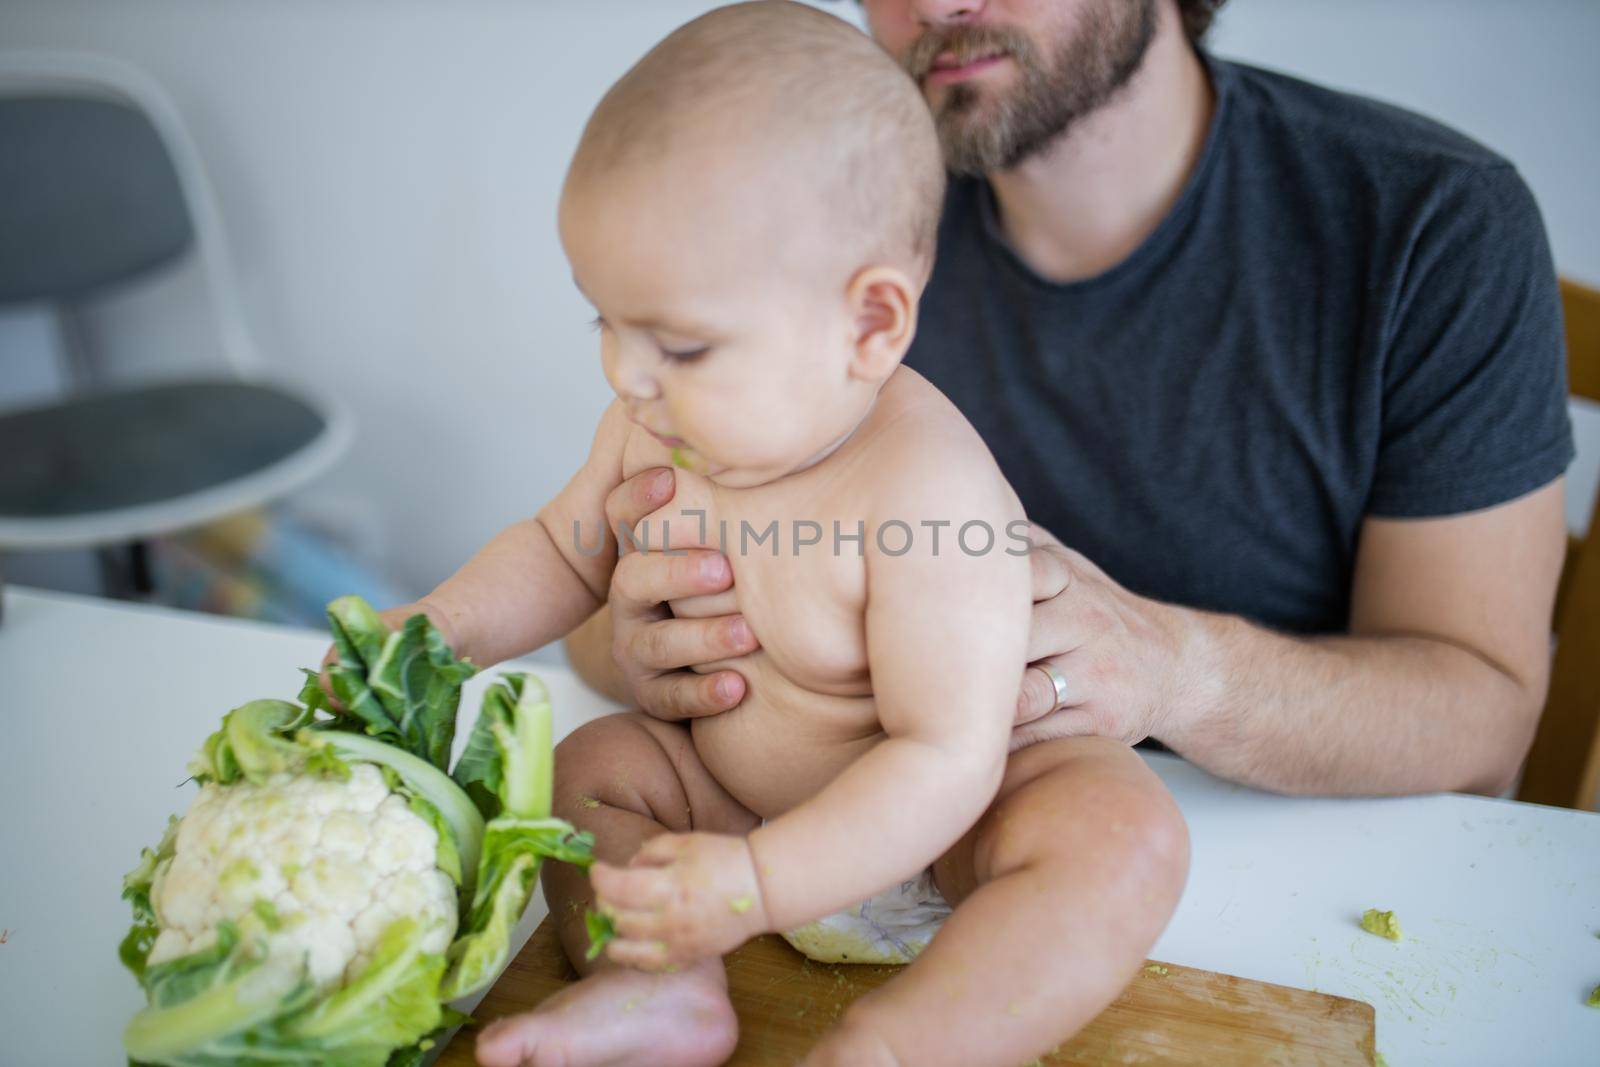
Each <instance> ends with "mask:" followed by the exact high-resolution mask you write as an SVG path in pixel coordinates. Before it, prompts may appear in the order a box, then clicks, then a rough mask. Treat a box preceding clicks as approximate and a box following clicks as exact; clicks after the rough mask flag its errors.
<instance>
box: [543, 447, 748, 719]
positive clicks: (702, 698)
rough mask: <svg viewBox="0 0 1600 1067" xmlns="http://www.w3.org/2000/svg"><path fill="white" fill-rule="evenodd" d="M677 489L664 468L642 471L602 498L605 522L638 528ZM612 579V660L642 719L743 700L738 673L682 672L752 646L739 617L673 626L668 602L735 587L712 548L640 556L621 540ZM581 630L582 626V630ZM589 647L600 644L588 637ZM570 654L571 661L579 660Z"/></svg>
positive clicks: (722, 707) (705, 711)
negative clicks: (640, 710) (618, 557)
mask: <svg viewBox="0 0 1600 1067" xmlns="http://www.w3.org/2000/svg"><path fill="white" fill-rule="evenodd" d="M675 489H676V482H675V479H674V476H673V472H672V471H671V470H670V469H669V468H666V467H658V468H655V469H652V470H647V471H643V472H641V473H639V474H636V475H634V476H633V477H632V478H630V479H628V480H627V481H625V482H623V483H622V484H621V485H619V486H617V487H616V488H615V489H614V490H612V491H611V495H610V496H608V497H607V498H606V522H607V524H608V526H609V528H610V529H611V530H612V532H613V533H615V531H616V530H617V528H618V524H619V523H621V524H625V525H627V526H628V527H630V528H637V527H638V526H639V525H640V524H641V523H642V522H643V521H644V520H646V519H647V518H648V517H649V516H650V515H651V514H653V513H654V512H656V511H658V510H660V509H661V508H662V507H664V506H666V505H667V504H668V503H669V502H670V501H671V500H672V496H673V493H674V491H675ZM621 549H622V551H623V555H622V558H621V559H619V560H618V561H617V569H616V571H615V572H614V573H613V574H612V578H611V594H610V602H609V607H610V615H611V635H610V636H611V658H612V660H613V661H614V662H615V664H616V667H617V669H618V670H619V671H620V672H621V673H622V676H623V682H624V685H625V688H626V690H627V692H628V694H629V695H630V696H631V697H632V698H633V700H634V702H635V703H637V704H638V705H639V707H640V708H641V709H642V710H643V711H645V712H646V713H647V714H650V715H653V716H655V717H656V718H658V719H665V720H668V721H675V720H679V719H692V718H697V717H699V716H703V715H716V714H718V713H720V712H724V711H727V710H728V709H729V708H732V707H734V706H735V705H737V704H738V703H739V701H741V700H743V699H744V694H745V680H744V678H743V677H742V676H741V675H740V674H739V672H737V671H717V672H715V673H713V674H704V675H702V674H695V673H694V672H693V671H690V670H686V669H685V668H688V667H692V666H694V665H696V664H700V663H711V662H715V661H717V660H724V659H729V658H731V657H734V656H742V655H745V654H746V653H749V652H753V651H755V649H756V647H757V642H756V639H755V635H754V634H752V633H751V632H750V627H749V625H748V624H747V623H746V622H745V620H744V616H742V615H724V616H721V617H717V618H708V619H676V618H673V615H672V609H671V608H670V607H668V606H667V604H668V601H672V600H678V599H682V598H688V597H693V596H702V595H707V594H713V593H720V592H722V591H723V590H725V589H728V588H729V587H731V586H732V585H733V568H732V566H731V565H730V564H729V562H728V560H727V557H725V556H723V555H722V554H721V553H720V552H715V551H712V550H710V549H686V550H685V551H684V554H682V555H678V554H674V555H671V556H668V555H665V554H663V553H661V552H660V551H648V552H640V551H636V550H633V549H632V547H631V546H630V545H629V544H628V543H627V542H626V541H623V542H622V545H621ZM586 629H587V627H586ZM586 639H587V640H598V639H599V638H598V637H597V636H596V635H593V634H589V635H586ZM576 653H577V650H576V649H574V657H573V658H574V660H575V661H576V660H578V659H579V656H578V655H577V654H576Z"/></svg>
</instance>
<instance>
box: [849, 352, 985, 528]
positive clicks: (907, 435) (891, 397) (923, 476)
mask: <svg viewBox="0 0 1600 1067" xmlns="http://www.w3.org/2000/svg"><path fill="white" fill-rule="evenodd" d="M857 438H858V440H857V442H856V443H857V452H858V455H859V457H860V458H861V460H862V462H861V463H860V464H858V465H857V466H858V470H859V471H860V474H861V476H862V477H865V478H868V479H870V480H872V481H873V482H875V483H878V484H880V485H883V486H884V487H886V488H888V487H893V489H892V495H893V497H894V498H897V499H901V500H903V499H905V498H906V497H908V496H910V497H919V498H920V497H926V496H931V497H932V498H933V499H934V500H939V499H943V500H946V501H952V502H953V501H956V500H971V499H973V498H974V497H978V498H992V497H993V496H994V494H995V492H996V490H997V489H999V490H1000V492H1001V493H1002V495H1004V496H1009V495H1010V487H1009V486H1008V485H1007V483H1006V481H1005V476H1004V475H1002V474H1001V473H1000V467H999V465H998V464H997V463H996V462H995V460H994V456H993V455H992V454H991V453H990V452H989V448H988V446H987V445H985V444H984V442H983V438H982V437H980V436H979V435H978V431H977V430H975V429H974V428H973V426H972V424H971V423H970V422H968V421H967V419H966V417H965V416H964V415H962V414H961V412H960V410H959V409H958V408H957V407H956V406H955V404H953V403H951V401H950V399H949V398H948V397H946V396H945V395H944V394H943V393H941V392H940V391H939V390H938V389H937V388H936V387H935V386H934V385H933V383H932V382H930V381H928V380H927V379H926V378H924V377H923V376H922V375H920V374H918V373H917V372H916V371H914V370H911V369H910V368H909V367H901V368H899V369H898V370H896V371H895V373H894V376H893V377H891V378H890V379H889V381H888V382H887V383H885V384H884V387H883V390H882V391H881V392H880V394H879V397H878V402H877V403H876V404H875V405H874V407H873V410H872V413H871V415H869V416H868V419H867V422H866V423H864V424H863V425H862V427H861V432H860V433H859V434H858V435H857Z"/></svg>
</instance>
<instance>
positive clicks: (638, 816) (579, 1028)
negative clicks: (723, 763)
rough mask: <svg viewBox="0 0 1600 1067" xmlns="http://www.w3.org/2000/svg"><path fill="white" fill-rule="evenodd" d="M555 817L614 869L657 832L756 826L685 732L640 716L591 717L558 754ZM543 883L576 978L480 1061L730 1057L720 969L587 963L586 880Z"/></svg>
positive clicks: (693, 1066)
mask: <svg viewBox="0 0 1600 1067" xmlns="http://www.w3.org/2000/svg"><path fill="white" fill-rule="evenodd" d="M555 813H556V815H558V816H560V817H561V818H563V819H566V820H568V821H570V822H572V823H573V824H574V825H576V826H577V827H578V828H579V829H582V830H589V831H591V832H593V833H594V835H595V854H596V855H597V856H598V857H599V858H600V859H603V860H605V861H606V862H608V863H614V864H626V863H627V862H628V860H629V859H631V858H632V857H633V854H634V853H635V852H637V851H638V850H639V846H640V845H642V844H643V843H644V842H645V841H646V840H648V839H649V838H651V837H654V836H655V835H656V834H660V833H665V832H669V831H671V832H675V833H685V832H688V831H690V830H711V831H716V832H721V833H731V834H746V833H749V832H750V831H751V830H754V829H755V828H756V826H757V825H758V824H759V823H760V820H759V819H758V818H757V817H756V816H755V815H754V814H752V813H751V812H750V811H749V809H747V808H745V807H744V805H742V804H740V803H739V802H738V801H737V800H735V799H733V797H731V796H729V795H728V792H727V791H726V790H724V789H723V788H722V787H721V786H720V785H718V784H717V782H716V780H715V779H714V778H712V777H711V774H710V772H708V771H707V770H706V769H705V767H704V766H703V765H702V764H701V762H700V757H699V754H698V753H696V752H695V749H694V744H693V742H692V741H691V740H690V738H689V731H688V729H687V727H685V726H683V725H680V724H676V723H664V722H659V721H657V720H655V719H651V718H649V717H648V716H646V715H641V714H637V713H635V714H629V715H610V716H607V717H606V718H604V719H598V720H596V721H594V722H592V723H589V724H587V725H586V726H584V727H582V728H581V729H578V730H575V731H573V733H572V735H571V736H570V737H568V738H567V739H566V740H565V741H563V742H562V743H561V744H560V745H558V746H557V747H556V756H555ZM543 881H544V892H545V899H546V900H547V901H549V903H550V914H551V916H552V917H553V918H554V920H555V922H556V924H557V925H556V929H557V931H558V933H559V934H560V938H561V944H562V947H563V948H565V949H566V952H567V958H568V959H570V960H571V961H572V964H573V966H574V967H576V968H577V969H578V972H579V973H580V974H581V975H583V976H584V977H583V980H582V981H581V982H579V983H577V984H576V985H574V986H573V987H571V988H570V989H567V990H564V991H563V992H561V993H559V994H557V995H556V996H553V997H551V998H550V999H549V1000H547V1001H545V1002H544V1003H543V1004H541V1005H539V1007H538V1009H537V1010H536V1011H533V1012H530V1013H526V1014H523V1015H516V1016H512V1017H510V1018H507V1019H502V1020H500V1021H499V1022H496V1023H495V1024H494V1025H493V1026H490V1027H488V1028H487V1029H485V1030H484V1032H483V1033H482V1035H480V1036H479V1038H478V1048H477V1054H478V1062H479V1063H482V1064H485V1065H487V1067H501V1065H503V1067H512V1065H529V1067H544V1065H557V1067H584V1065H586V1064H607V1065H613V1064H616V1065H622V1064H640V1065H649V1067H698V1065H701V1064H716V1063H721V1062H722V1061H723V1060H725V1059H727V1058H728V1056H729V1055H730V1054H731V1053H732V1052H733V1047H734V1044H735V1043H736V1042H737V1040H738V1021H737V1019H736V1018H735V1016H734V1013H733V1007H732V1005H731V1004H729V1003H728V991H727V978H726V975H724V973H723V970H722V961H721V960H715V959H713V960H704V961H702V962H700V963H697V964H695V965H694V966H692V967H686V968H684V969H683V970H681V971H678V972H674V973H670V974H646V973H644V972H643V971H635V970H630V969H628V968H625V967H618V966H616V965H615V964H612V963H610V962H609V961H607V960H606V959H604V958H603V957H602V958H601V959H597V960H594V961H586V960H585V959H584V953H585V951H586V950H587V949H588V947H589V937H588V933H587V931H586V930H585V927H584V921H583V915H584V911H585V910H586V909H587V908H588V906H589V904H590V903H591V902H592V901H593V894H592V893H591V891H590V889H589V879H588V877H587V876H586V875H585V874H584V873H583V872H582V871H580V870H578V869H577V868H575V867H571V866H569V865H567V864H564V863H547V864H545V865H544V868H543Z"/></svg>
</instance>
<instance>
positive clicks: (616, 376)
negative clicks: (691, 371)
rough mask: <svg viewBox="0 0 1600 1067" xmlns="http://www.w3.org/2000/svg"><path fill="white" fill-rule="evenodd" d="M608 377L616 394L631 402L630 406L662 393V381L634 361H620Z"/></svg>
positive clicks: (654, 397)
mask: <svg viewBox="0 0 1600 1067" xmlns="http://www.w3.org/2000/svg"><path fill="white" fill-rule="evenodd" d="M606 377H607V378H609V379H610V381H611V388H612V389H614V390H615V391H616V394H617V395H618V396H619V397H621V398H622V399H623V400H625V401H628V402H629V406H630V408H631V407H632V406H633V405H634V404H635V403H638V402H642V401H646V400H654V399H656V398H657V397H659V396H660V395H661V383H660V382H658V381H656V377H655V375H653V374H651V373H650V372H649V371H647V370H646V369H645V368H643V367H641V366H638V365H637V364H634V363H632V362H626V361H619V362H618V364H617V365H616V366H614V367H612V368H611V373H610V374H608V375H606Z"/></svg>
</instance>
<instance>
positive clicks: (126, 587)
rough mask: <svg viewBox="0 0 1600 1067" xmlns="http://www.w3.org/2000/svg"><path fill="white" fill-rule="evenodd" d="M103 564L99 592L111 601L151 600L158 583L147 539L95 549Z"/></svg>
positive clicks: (101, 564)
mask: <svg viewBox="0 0 1600 1067" xmlns="http://www.w3.org/2000/svg"><path fill="white" fill-rule="evenodd" d="M95 556H96V558H97V559H98V560H99V563H100V591H101V593H102V594H103V595H105V596H107V597H109V598H111V599H112V600H150V599H152V598H153V597H154V596H155V591H156V585H155V578H154V575H153V573H152V572H151V570H150V546H149V543H148V542H145V541H133V542H130V543H129V544H126V545H114V546H111V547H107V548H101V549H96V550H95Z"/></svg>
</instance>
